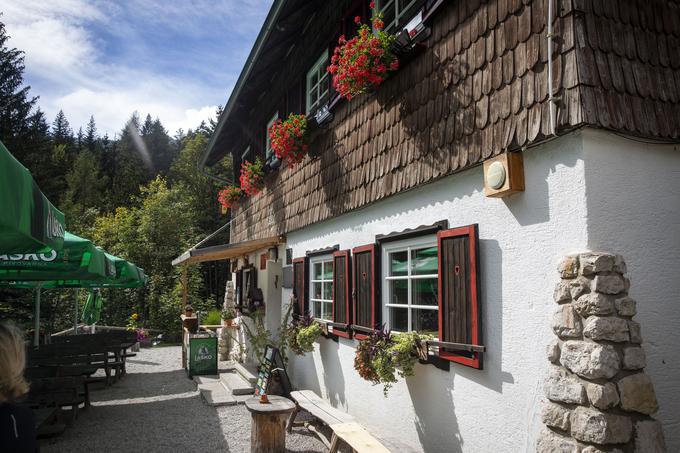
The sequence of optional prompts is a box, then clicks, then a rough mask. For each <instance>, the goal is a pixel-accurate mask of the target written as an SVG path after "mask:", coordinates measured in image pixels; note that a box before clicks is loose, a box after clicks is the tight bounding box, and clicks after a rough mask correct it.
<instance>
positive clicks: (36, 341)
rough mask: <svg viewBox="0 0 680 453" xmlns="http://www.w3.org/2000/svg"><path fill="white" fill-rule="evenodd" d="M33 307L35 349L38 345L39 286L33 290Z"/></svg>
mask: <svg viewBox="0 0 680 453" xmlns="http://www.w3.org/2000/svg"><path fill="white" fill-rule="evenodd" d="M34 295H35V307H34V313H33V322H34V326H33V328H34V332H33V346H35V347H36V348H37V347H39V344H40V285H38V287H37V288H36V289H35V290H34Z"/></svg>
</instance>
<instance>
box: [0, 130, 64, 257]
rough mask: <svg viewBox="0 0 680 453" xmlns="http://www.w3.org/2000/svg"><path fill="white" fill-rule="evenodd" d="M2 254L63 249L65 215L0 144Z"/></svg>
mask: <svg viewBox="0 0 680 453" xmlns="http://www.w3.org/2000/svg"><path fill="white" fill-rule="evenodd" d="M0 206H2V209H0V254H9V253H27V252H41V251H48V252H49V251H50V250H61V248H62V246H63V242H64V226H65V222H64V214H62V213H61V212H60V211H59V210H58V209H57V208H55V207H54V206H53V205H52V203H50V201H49V200H48V199H47V197H45V195H44V194H43V193H42V192H41V191H40V188H38V185H37V184H36V183H35V181H34V180H33V177H32V176H31V172H29V171H28V170H27V169H26V167H24V166H23V165H21V164H20V163H19V161H18V160H16V159H15V158H14V156H12V154H10V152H9V151H8V150H7V148H5V145H3V144H2V142H0Z"/></svg>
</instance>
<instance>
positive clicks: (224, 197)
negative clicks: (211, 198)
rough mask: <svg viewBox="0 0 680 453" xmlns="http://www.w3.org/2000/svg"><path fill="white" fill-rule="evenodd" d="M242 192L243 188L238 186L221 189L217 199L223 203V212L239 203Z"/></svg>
mask: <svg viewBox="0 0 680 453" xmlns="http://www.w3.org/2000/svg"><path fill="white" fill-rule="evenodd" d="M242 193H243V192H242V191H241V188H240V187H236V186H226V187H225V188H224V189H222V190H220V191H219V193H218V194H217V201H219V202H220V205H222V210H223V212H226V211H227V209H229V208H231V207H232V206H234V205H235V204H236V203H238V201H239V200H240V199H241V194H242Z"/></svg>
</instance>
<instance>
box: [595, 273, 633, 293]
mask: <svg viewBox="0 0 680 453" xmlns="http://www.w3.org/2000/svg"><path fill="white" fill-rule="evenodd" d="M593 289H594V290H595V291H597V292H598V293H604V294H619V293H621V292H622V291H625V289H626V283H625V281H624V280H623V277H621V276H620V275H619V274H611V275H597V276H595V278H594V279H593Z"/></svg>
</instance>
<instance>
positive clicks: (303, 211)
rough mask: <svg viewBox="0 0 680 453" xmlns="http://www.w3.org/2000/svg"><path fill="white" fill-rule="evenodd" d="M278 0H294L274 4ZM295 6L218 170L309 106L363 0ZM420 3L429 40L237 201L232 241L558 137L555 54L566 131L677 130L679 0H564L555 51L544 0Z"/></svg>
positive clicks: (217, 144)
mask: <svg viewBox="0 0 680 453" xmlns="http://www.w3.org/2000/svg"><path fill="white" fill-rule="evenodd" d="M281 3H283V4H284V5H283V6H282V5H280V4H281ZM285 3H290V4H294V3H296V2H295V1H290V2H275V6H274V7H275V8H276V7H277V5H278V6H280V7H282V8H284V9H285V8H286V5H285ZM297 3H300V2H297ZM302 3H305V6H300V5H292V6H290V5H289V7H290V11H289V13H288V14H287V15H285V14H284V17H283V18H282V19H281V21H282V22H281V23H282V24H283V25H281V24H279V25H281V26H280V29H286V27H288V30H293V29H295V30H297V32H296V33H294V34H292V35H290V36H286V37H285V38H284V37H277V36H276V35H275V34H274V35H271V36H270V37H269V38H268V39H267V40H264V41H263V42H262V49H264V50H266V49H271V50H272V52H270V53H269V55H268V56H267V54H266V53H265V54H263V55H264V56H262V57H260V58H256V59H255V60H254V62H253V64H254V68H255V69H254V70H253V72H251V73H250V75H249V76H248V78H245V79H244V81H243V84H244V88H243V90H241V91H240V92H239V93H238V94H237V95H236V97H237V98H236V99H230V104H231V103H233V105H234V106H235V107H234V108H233V109H232V110H231V111H228V110H227V111H226V113H225V115H224V117H223V118H221V121H220V127H219V128H218V131H217V134H216V137H215V138H214V139H213V141H212V142H211V147H210V149H209V150H208V154H207V156H206V161H207V163H208V164H209V165H210V164H214V163H215V162H217V161H218V160H219V159H221V158H222V157H224V156H225V155H226V154H227V153H232V154H233V156H234V162H235V167H236V169H238V167H239V164H240V159H241V153H242V151H243V150H244V149H247V147H251V148H250V149H252V153H253V154H254V155H256V154H263V152H264V151H263V149H262V148H263V146H262V144H263V142H264V134H265V124H266V122H267V120H268V119H269V118H271V117H272V115H273V114H274V113H275V112H277V111H278V112H279V115H280V116H281V117H285V116H287V114H288V113H289V112H300V111H302V109H304V78H305V73H306V71H307V69H308V65H311V63H312V62H313V60H315V57H316V56H317V55H318V53H319V52H321V50H322V49H323V48H330V49H331V50H332V48H333V47H334V40H335V39H336V36H337V35H338V34H339V33H341V32H342V31H343V30H344V29H345V28H346V27H347V25H346V23H347V21H348V20H351V17H354V16H353V15H354V12H353V11H364V12H365V11H366V10H367V3H368V2H356V1H345V0H338V1H329V2H302ZM363 3H366V5H364V4H363ZM427 4H428V5H430V6H431V7H432V8H433V9H434V10H433V11H432V14H431V16H430V17H429V18H428V19H427V25H429V26H430V27H431V36H430V37H429V38H428V39H427V40H426V41H425V42H424V48H423V49H422V50H420V51H418V52H417V53H416V54H415V55H414V57H413V58H412V59H411V60H410V61H408V62H406V63H405V64H403V65H402V67H401V68H400V69H399V71H397V72H396V73H394V74H393V75H392V76H391V77H390V78H389V79H388V80H387V81H386V82H385V83H384V84H383V85H382V86H381V87H380V89H379V90H378V91H377V92H375V93H372V94H366V95H362V96H359V97H357V98H355V99H353V100H351V101H350V102H347V101H344V100H342V101H340V102H337V103H335V104H334V106H333V109H332V110H333V114H334V119H333V121H332V122H331V123H330V125H329V127H328V128H326V129H323V130H320V131H319V132H318V133H315V136H314V140H313V142H312V144H311V148H312V151H313V155H314V157H306V158H305V160H304V161H303V162H302V164H300V165H298V166H296V167H295V168H285V165H284V166H283V167H281V168H280V169H279V170H276V171H272V172H270V173H269V174H268V175H267V176H266V185H265V188H264V190H263V191H262V192H261V193H260V194H258V195H257V196H255V197H252V198H248V199H245V200H244V201H243V202H242V203H241V204H240V206H239V207H237V208H235V209H234V210H233V213H232V218H233V222H232V226H231V241H232V242H240V241H244V240H252V239H258V238H263V237H271V236H277V235H280V234H285V233H288V232H291V231H295V230H298V229H301V228H303V227H305V226H308V225H311V224H313V223H316V222H320V221H323V220H327V219H330V218H332V217H336V216H339V215H341V214H344V213H347V212H349V211H352V210H355V209H358V208H361V207H363V206H365V205H368V204H370V203H373V202H376V201H379V200H382V199H385V198H387V197H389V196H391V195H394V194H397V193H400V192H404V191H407V190H410V189H413V188H415V187H418V186H421V185H423V184H427V183H429V182H432V181H434V180H437V179H439V178H441V177H443V176H446V175H450V174H453V173H456V172H459V171H461V170H464V169H466V168H469V167H471V166H475V165H478V164H480V163H481V162H483V161H484V160H485V159H488V158H490V157H493V156H495V155H498V154H499V153H502V152H504V151H520V150H522V149H523V148H525V147H529V146H532V145H535V144H538V143H541V142H542V141H545V140H548V139H550V138H551V137H552V135H553V131H552V130H551V121H550V110H551V109H550V104H551V101H550V95H549V85H550V84H549V80H548V70H549V60H551V62H552V63H551V64H552V74H553V77H552V85H553V93H554V96H555V97H556V99H555V113H556V116H555V132H556V133H557V135H562V134H565V133H567V132H569V131H571V130H574V129H576V128H579V127H584V126H590V127H595V128H605V129H609V130H612V131H616V132H620V133H624V134H628V135H633V136H638V137H645V138H650V139H661V140H663V139H676V140H677V138H678V136H679V135H680V2H677V1H675V0H635V1H632V0H631V1H624V2H617V1H605V0H557V1H555V2H554V3H553V5H554V7H553V27H554V29H553V33H554V39H553V55H552V59H549V58H548V40H547V38H546V35H547V19H548V0H489V1H480V0H476V1H460V0H445V1H434V2H427ZM310 5H311V6H310ZM284 12H285V11H284ZM348 14H349V16H348ZM268 20H269V19H268ZM266 26H267V24H265V27H266ZM300 30H301V31H300ZM329 46H330V47H329ZM276 52H279V53H276ZM265 64H266V65H267V66H266V68H269V69H268V70H264V69H262V70H260V71H259V72H258V69H257V68H258V66H257V65H261V66H262V68H264V67H265ZM249 84H250V85H249ZM263 86H266V89H263V88H262V87H263ZM257 87H260V88H259V89H258V88H257ZM235 179H238V176H237V175H235Z"/></svg>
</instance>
